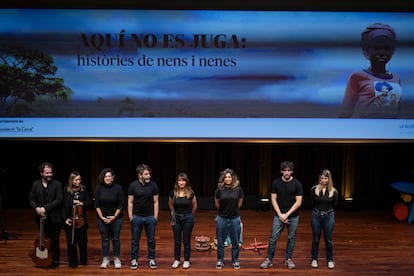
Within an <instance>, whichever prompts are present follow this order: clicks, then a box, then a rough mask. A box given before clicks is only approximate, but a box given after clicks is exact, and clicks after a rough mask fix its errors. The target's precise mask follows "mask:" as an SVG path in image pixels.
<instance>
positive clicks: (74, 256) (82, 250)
mask: <svg viewBox="0 0 414 276" xmlns="http://www.w3.org/2000/svg"><path fill="white" fill-rule="evenodd" d="M65 234H66V244H67V248H68V261H69V266H71V267H73V266H77V265H78V264H81V265H86V264H87V263H88V232H87V229H86V227H85V226H83V227H80V228H75V231H74V233H73V234H74V235H73V243H72V228H71V227H67V226H65ZM78 250H79V254H78Z"/></svg>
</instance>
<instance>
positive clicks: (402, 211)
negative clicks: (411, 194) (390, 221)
mask: <svg viewBox="0 0 414 276" xmlns="http://www.w3.org/2000/svg"><path fill="white" fill-rule="evenodd" d="M392 213H393V215H394V217H395V218H396V219H398V220H405V219H407V218H408V206H407V204H404V203H401V202H399V203H397V204H395V205H394V209H393V212H392Z"/></svg>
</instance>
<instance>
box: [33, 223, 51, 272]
mask: <svg viewBox="0 0 414 276" xmlns="http://www.w3.org/2000/svg"><path fill="white" fill-rule="evenodd" d="M44 224H45V218H40V223H39V226H40V231H39V232H40V233H39V239H36V240H35V241H34V246H35V248H34V251H33V254H32V259H33V262H34V263H35V264H37V265H39V266H42V267H49V266H51V265H52V263H53V255H52V252H51V251H50V247H51V246H52V241H51V240H50V239H49V238H46V237H45V235H44Z"/></svg>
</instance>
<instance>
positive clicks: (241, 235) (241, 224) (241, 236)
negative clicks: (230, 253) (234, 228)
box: [224, 221, 243, 245]
mask: <svg viewBox="0 0 414 276" xmlns="http://www.w3.org/2000/svg"><path fill="white" fill-rule="evenodd" d="M225 243H227V244H231V239H230V234H227V237H226V240H225ZM239 243H240V244H243V222H241V221H240V237H239ZM224 245H226V244H224Z"/></svg>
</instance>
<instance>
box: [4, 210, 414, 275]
mask: <svg viewBox="0 0 414 276" xmlns="http://www.w3.org/2000/svg"><path fill="white" fill-rule="evenodd" d="M215 214H216V212H215V211H213V210H202V211H198V212H197V213H196V225H195V228H194V231H193V236H196V235H207V236H210V237H211V238H214V236H215V223H214V216H215ZM300 214H301V217H300V221H299V228H298V233H297V240H296V247H295V251H294V254H293V260H294V262H295V263H296V269H293V270H289V269H288V268H287V267H285V266H284V265H283V261H284V252H285V247H286V235H287V233H286V230H285V232H284V233H283V234H282V237H281V238H280V240H279V242H278V244H277V248H276V255H275V258H274V260H273V267H271V268H269V269H260V268H259V265H260V263H261V262H262V261H263V260H264V258H265V256H266V251H265V250H266V249H264V250H260V251H259V252H255V251H253V250H244V249H242V251H241V253H240V264H241V269H240V270H234V269H233V267H232V265H231V261H230V248H226V249H225V266H224V268H223V269H221V270H217V269H216V268H215V262H216V251H215V250H210V251H206V252H197V251H195V250H193V251H192V256H191V267H190V268H189V269H183V268H181V267H180V268H178V269H172V268H171V264H172V262H173V237H172V232H171V228H170V225H169V221H168V211H165V210H162V211H161V213H160V218H159V223H158V226H157V232H156V240H157V250H156V255H157V264H158V268H157V269H155V270H152V269H150V268H149V267H148V263H147V260H146V256H147V254H146V252H147V251H146V250H147V247H146V242H145V235H144V234H143V237H142V242H141V249H140V255H141V259H140V260H139V265H140V266H139V268H138V269H137V270H136V271H133V270H131V269H130V268H129V262H130V254H129V253H130V237H131V236H130V235H131V234H130V224H129V221H128V220H127V218H126V217H127V216H125V223H124V226H123V229H122V234H121V260H122V265H123V266H122V268H121V269H117V270H115V268H114V267H113V265H111V266H110V267H109V268H107V269H100V268H99V265H100V262H101V258H102V257H101V241H100V235H99V233H98V229H97V226H96V222H95V211H94V210H88V216H89V219H90V220H89V223H90V228H89V230H88V231H89V232H88V234H89V264H88V265H86V266H79V267H78V268H76V269H72V268H69V267H68V263H67V254H66V242H65V236H64V233H63V232H62V235H61V247H62V252H61V256H62V257H61V266H60V267H59V268H57V269H43V268H39V267H36V266H35V265H34V263H33V262H32V260H31V258H30V257H29V255H28V254H29V253H30V252H31V251H32V250H33V249H34V240H35V239H36V238H37V237H38V229H37V225H36V224H35V223H34V220H33V216H32V211H31V210H28V209H12V210H5V211H4V215H5V216H4V218H5V221H6V227H7V230H8V234H9V238H8V239H6V240H5V239H4V238H2V240H1V241H0V275H11V276H13V275H38V276H47V275H69V274H70V275H96V274H98V273H99V274H100V275H131V274H132V273H145V274H146V275H167V274H168V275H196V274H198V275H219V274H221V275H224V274H225V275H228V274H230V273H231V274H234V275H244V276H247V275H249V276H250V275H251V274H252V273H254V274H255V275H273V274H280V273H283V274H289V275H327V274H335V275H374V274H375V275H413V273H414V223H408V222H407V221H397V220H395V219H394V218H393V216H392V214H391V212H385V211H347V210H339V211H337V212H336V225H335V230H334V259H335V262H336V267H335V269H332V270H330V269H328V268H327V266H326V260H325V250H324V242H323V239H322V241H321V244H320V253H319V268H318V269H313V268H311V267H310V261H311V260H310V247H311V228H310V210H301V213H300ZM272 218H273V214H272V213H271V212H270V211H269V212H257V211H254V210H242V221H243V223H244V246H246V245H248V244H249V243H251V242H253V240H254V238H257V240H258V241H261V242H266V243H267V239H268V237H269V234H270V228H271V223H272ZM192 248H194V239H193V244H192ZM144 256H145V258H143V257H144Z"/></svg>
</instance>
